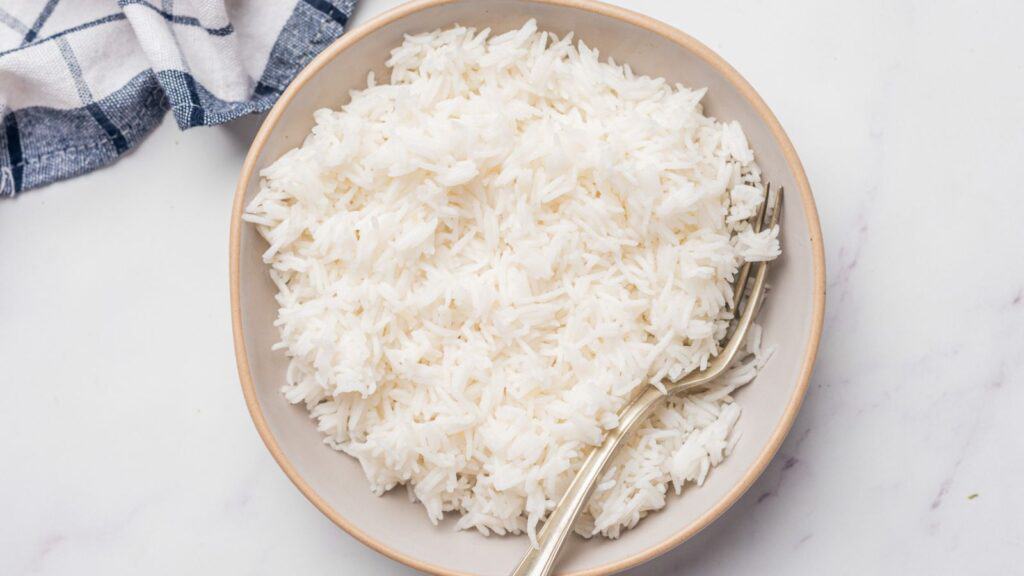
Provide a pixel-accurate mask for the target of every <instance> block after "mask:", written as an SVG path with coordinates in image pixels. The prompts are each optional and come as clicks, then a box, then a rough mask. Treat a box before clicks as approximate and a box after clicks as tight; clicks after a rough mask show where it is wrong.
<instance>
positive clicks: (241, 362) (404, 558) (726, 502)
mask: <svg viewBox="0 0 1024 576" xmlns="http://www.w3.org/2000/svg"><path fill="white" fill-rule="evenodd" d="M458 1H460V0H413V1H411V2H408V3H406V4H402V5H400V6H398V7H396V8H393V9H391V10H389V11H387V12H384V13H383V14H380V15H379V16H377V17H375V18H374V19H372V20H370V21H369V22H367V23H365V24H363V25H362V26H359V27H357V28H355V29H353V30H351V31H348V32H346V33H345V34H344V35H342V36H341V38H339V39H338V40H336V41H335V42H334V43H332V44H331V45H330V46H328V47H327V49H325V50H324V51H323V52H321V53H320V54H319V55H318V56H317V57H316V58H314V59H313V61H312V62H310V63H309V64H308V65H307V66H306V67H305V68H304V69H303V70H302V71H301V72H300V73H299V74H298V76H296V77H295V79H294V80H293V81H292V82H291V84H290V85H289V86H288V88H287V89H286V90H285V91H284V93H283V94H282V95H281V97H280V99H278V101H277V103H276V104H275V105H274V107H273V108H272V109H271V110H270V113H269V114H268V115H267V117H266V119H265V120H264V121H263V125H262V126H261V127H260V130H259V132H258V133H257V134H256V137H255V139H254V140H253V143H252V146H251V147H250V148H249V153H248V154H247V155H246V157H245V162H244V163H243V164H242V174H241V177H240V178H239V182H238V188H237V189H236V191H235V200H234V205H233V208H232V210H231V239H230V275H231V325H232V332H233V334H234V342H235V360H236V362H237V364H238V376H239V379H240V380H241V383H242V392H243V394H244V395H245V403H246V405H247V406H248V408H249V414H250V415H251V416H252V420H253V423H254V424H255V425H256V430H257V432H259V435H260V437H261V438H262V439H263V442H264V443H265V444H266V446H267V449H268V450H269V451H270V453H271V455H272V456H273V457H274V460H276V461H277V463H278V465H279V466H280V467H281V469H282V470H284V473H285V474H286V475H287V476H288V478H289V479H290V480H291V481H292V483H293V484H295V486H296V487H297V488H298V489H299V491H301V492H302V494H303V495H304V496H305V497H306V498H307V499H308V500H309V501H310V502H312V503H313V505H314V506H316V507H317V508H318V509H319V510H320V511H321V512H323V514H324V515H325V516H327V517H328V518H330V519H331V521H332V522H334V523H335V524H337V525H338V526H339V527H340V528H341V529H342V530H344V531H346V532H348V533H349V534H351V535H352V536H353V537H354V538H356V539H357V540H359V541H360V542H362V543H363V544H365V545H367V546H369V547H370V548H372V549H374V550H376V551H377V552H380V553H381V554H383V555H385V556H387V557H389V558H392V559H394V560H397V561H399V562H402V563H403V564H406V565H408V566H411V567H413V568H415V569H417V570H421V571H424V572H428V573H431V574H438V575H442V576H469V575H467V574H466V573H462V572H454V571H452V570H448V569H446V568H442V567H440V566H435V565H432V564H428V563H426V562H423V561H421V560H418V559H416V558H413V557H411V556H408V555H406V554H403V553H401V552H399V551H397V550H394V549H392V548H389V547H388V546H387V545H386V544H384V543H383V542H380V541H377V540H374V539H373V538H371V537H370V536H369V535H367V534H366V533H365V532H363V531H361V530H360V529H359V528H358V527H356V526H355V525H353V524H352V523H350V522H349V521H348V520H346V519H345V518H344V517H343V516H342V515H341V514H339V513H338V512H337V511H335V510H334V509H333V508H331V507H330V505H328V504H327V502H325V501H324V500H323V498H321V497H320V495H319V494H317V493H316V491H315V490H313V488H312V487H311V486H310V485H309V484H307V483H306V481H305V479H303V478H302V477H301V476H300V475H299V473H298V472H297V471H296V470H295V467H294V466H293V465H292V463H291V462H290V461H289V460H288V458H287V456H285V454H284V452H283V451H282V450H281V448H280V446H278V444H277V439H276V438H274V435H273V434H272V433H271V432H270V428H269V427H268V426H267V421H266V418H264V416H263V411H262V410H261V409H260V406H259V402H258V401H257V399H256V391H255V388H254V387H253V382H252V375H251V374H250V372H249V361H248V354H247V352H246V348H245V337H244V335H243V332H242V310H241V304H240V302H239V284H240V280H239V250H240V246H241V224H242V211H243V208H244V206H243V200H244V198H245V191H246V189H247V188H248V186H249V180H250V179H251V178H252V176H253V169H254V167H255V165H256V159H257V158H258V157H259V154H260V152H261V151H262V150H263V146H264V145H265V144H266V142H267V138H268V137H269V135H270V132H271V130H272V129H273V128H274V126H275V125H276V124H277V121H278V120H279V119H280V117H281V114H282V113H283V112H284V109H285V108H287V106H288V104H289V103H290V102H291V100H292V98H293V97H294V96H295V94H297V93H298V92H299V90H301V89H302V87H303V86H304V85H305V84H306V82H307V81H308V80H309V79H310V78H312V77H313V76H314V75H315V74H316V73H317V72H318V71H319V70H320V69H321V68H323V67H324V65H325V64H327V63H328V62H329V61H330V60H333V59H334V58H335V57H336V56H338V54H341V53H342V52H344V51H345V50H346V49H347V48H348V47H349V46H352V45H353V44H355V43H356V42H358V41H359V40H360V39H362V38H363V37H365V36H367V35H369V34H370V33H372V32H374V31H376V30H378V29H379V28H381V27H383V26H385V25H387V24H389V23H391V22H394V21H395V20H398V19H400V18H403V17H405V16H408V15H410V14H413V13H415V12H419V11H421V10H424V9H427V8H431V7H434V6H440V5H443V4H450V3H454V2H458ZM529 1H531V2H535V3H541V4H554V5H558V6H565V7H569V8H575V9H577V10H585V11H587V12H592V13H595V14H600V15H604V16H608V17H611V18H615V19H617V20H622V21H625V22H628V23H630V24H633V25H635V26H639V27H641V28H644V29H646V30H648V31H650V32H653V33H655V34H658V35H659V36H662V37H664V38H667V39H668V40H671V41H673V42H675V43H676V44H679V45H681V46H682V47H684V48H686V49H688V50H690V51H691V52H693V53H694V54H696V55H697V56H698V57H700V58H701V59H703V60H704V61H705V62H707V63H708V64H710V65H711V66H712V67H714V68H715V69H716V70H717V71H718V72H719V73H721V74H722V75H723V76H724V77H725V78H726V79H727V80H728V81H729V82H731V83H732V84H733V85H734V86H735V87H736V88H737V89H738V90H739V92H740V93H741V94H742V95H743V96H744V97H745V98H746V99H747V101H748V102H749V103H750V104H751V105H752V106H753V107H754V109H755V110H756V111H757V113H758V114H759V115H760V116H761V119H762V120H764V121H765V122H766V123H767V124H768V126H769V128H770V129H771V132H772V135H773V136H774V137H775V140H776V141H777V142H778V144H779V146H780V147H781V149H782V152H783V154H784V156H785V159H786V163H787V164H788V165H789V168H790V170H791V171H792V172H793V175H794V177H795V179H796V184H797V188H798V189H799V190H798V191H799V193H800V199H801V201H802V202H803V208H804V214H805V215H806V218H807V229H808V232H809V234H810V239H811V252H812V254H813V257H814V294H813V296H814V308H813V316H812V318H811V337H810V339H809V340H808V343H807V349H806V351H805V352H804V362H803V366H802V367H801V369H800V376H799V378H800V381H799V383H798V384H797V387H796V389H795V390H794V391H793V394H792V395H791V396H790V399H789V404H788V405H787V407H786V411H785V412H784V414H783V416H782V420H781V421H780V422H779V424H778V426H776V428H775V431H774V432H773V433H772V435H771V437H770V438H769V440H768V444H767V445H766V446H765V448H764V450H762V451H761V454H760V455H759V456H758V457H757V459H756V460H755V461H754V464H753V466H751V467H750V469H749V470H747V472H746V473H745V474H744V475H743V477H742V478H740V481H739V482H738V483H737V484H736V485H735V486H733V488H732V489H731V490H730V491H729V492H727V493H726V494H725V496H724V497H722V499H721V500H719V501H718V503H717V504H715V505H714V506H713V507H712V508H711V509H710V510H708V511H707V512H705V513H704V514H702V515H701V516H700V517H699V518H697V520H695V521H694V522H692V523H691V524H690V525H688V526H686V527H684V528H683V529H682V530H680V531H679V532H677V533H676V534H675V535H673V536H672V537H670V538H668V539H667V540H665V541H664V542H661V543H659V544H656V545H654V546H651V547H650V548H648V549H647V550H645V551H643V552H641V553H638V554H634V555H632V556H629V557H627V558H624V559H622V560H619V561H617V562H612V563H610V564H605V565H602V566H598V567H596V568H591V569H588V570H583V571H579V572H573V573H570V574H568V575H567V576H604V575H606V574H612V573H614V572H619V571H621V570H626V569H627V568H631V567H633V566H636V565H638V564H641V563H643V562H646V561H648V560H651V559H652V558H655V557H656V556H659V555H661V554H664V553H665V552H668V551H669V550H671V549H672V548H675V547H676V546H678V545H679V544H682V543H683V542H684V541H686V540H687V539H689V538H690V537H692V536H693V535H695V534H696V533H697V532H699V531H701V530H702V529H704V528H705V527H706V526H708V525H709V524H710V523H711V522H713V521H714V520H715V519H717V518H718V517H719V516H721V515H722V514H723V513H724V512H725V511H726V510H728V509H729V507H730V506H732V505H733V504H734V503H735V502H736V501H737V500H738V499H739V498H740V496H742V495H743V493H744V492H746V491H747V489H749V488H750V486H751V485H752V484H753V483H754V481H755V480H757V478H758V477H759V476H760V475H761V473H762V472H763V471H764V469H765V468H766V467H767V466H768V463H769V462H770V461H771V460H772V458H773V457H774V456H775V453H776V452H777V451H778V449H779V446H781V445H782V441H783V440H784V439H785V437H786V434H787V433H788V432H789V430H790V428H791V427H792V425H793V421H794V420H795V419H796V415H797V412H799V410H800V405H801V404H802V403H803V399H804V395H805V393H806V391H807V385H808V382H809V381H810V378H811V371H812V369H813V368H814V359H815V356H817V352H818V341H819V340H820V339H821V330H822V325H823V323H824V317H825V252H824V246H823V244H822V238H821V225H820V223H819V221H818V212H817V209H816V208H815V204H814V197H813V195H812V194H811V187H810V184H809V183H808V181H807V175H806V174H805V173H804V169H803V165H802V164H801V163H800V159H799V158H798V157H797V154H796V150H795V149H794V148H793V144H792V142H790V140H789V137H788V136H786V133H785V131H784V130H783V129H782V125H781V124H779V121H778V119H776V118H775V115H774V114H773V113H772V112H771V110H769V109H768V105H767V104H765V103H764V100H762V99H761V97H760V96H759V95H758V94H757V92H756V91H755V90H754V88H753V87H752V86H751V85H750V84H749V83H748V82H747V81H746V80H745V79H744V78H743V77H742V76H740V74H739V72H737V71H736V70H735V69H733V67H732V66H730V65H729V64H728V63H726V61H725V60H723V59H722V57H721V56H719V55H718V54H716V53H715V52H714V51H712V50H711V49H710V48H708V47H707V46H705V45H704V44H702V43H700V42H699V41H697V40H696V39H694V38H692V37H691V36H689V35H687V34H685V33H683V32H682V31H680V30H677V29H676V28H673V27H672V26H669V25H668V24H665V23H664V22H660V21H658V20H655V19H653V18H650V17H648V16H644V15H642V14H638V13H636V12H632V11H630V10H627V9H625V8H620V7H618V6H611V5H609V4H604V3H602V2H597V1H595V0H529ZM367 496H369V492H367Z"/></svg>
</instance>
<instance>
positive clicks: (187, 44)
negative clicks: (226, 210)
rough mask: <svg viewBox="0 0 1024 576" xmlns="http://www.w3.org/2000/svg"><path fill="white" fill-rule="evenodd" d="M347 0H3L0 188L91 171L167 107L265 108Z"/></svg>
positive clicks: (197, 122) (2, 192)
mask: <svg viewBox="0 0 1024 576" xmlns="http://www.w3.org/2000/svg"><path fill="white" fill-rule="evenodd" d="M354 5H355V0H152V1H146V0H63V1H62V0H4V1H3V2H2V3H0V117H2V122H0V196H13V195H15V194H17V193H18V192H20V191H22V190H28V189H30V188H35V187H38V186H42V185H44V184H48V183H50V182H54V181H56V180H61V179H64V178H70V177H72V176H76V175H79V174H82V173H85V172H88V171H90V170H94V169H96V168H99V167H101V166H104V165H106V164H109V163H111V162H113V161H114V160H116V159H117V158H118V157H119V156H121V155H122V154H124V153H125V152H127V151H128V150H131V149H132V148H133V147H134V146H135V145H137V144H138V143H139V142H140V141H141V140H142V139H143V138H144V137H145V136H146V134H148V133H149V132H150V131H151V130H153V128H155V127H156V125H157V124H158V123H159V122H160V120H161V119H162V118H163V116H164V114H165V113H166V112H167V110H172V111H173V113H174V118H175V120H176V121H177V123H178V126H180V127H181V128H182V129H187V128H191V127H193V126H203V125H210V124H220V123H222V122H227V121H228V120H231V119H234V118H237V117H239V116H242V115H244V114H250V113H253V112H261V111H264V110H267V109H268V108H270V106H271V105H273V103H274V101H275V100H276V99H277V97H278V96H279V95H280V94H281V92H282V91H283V90H284V88H285V87H286V86H287V84H288V82H290V81H291V79H292V78H293V77H294V76H295V74H297V73H298V71H299V70H301V69H302V67H303V66H305V65H306V63H308V62H309V61H310V60H311V59H312V58H313V57H314V56H315V55H316V54H317V53H318V52H320V51H321V50H323V49H324V48H325V47H326V46H327V45H328V44H330V43H331V42H332V41H333V40H334V39H335V38H337V37H338V36H340V35H341V33H342V32H343V31H344V27H345V24H346V22H347V21H348V18H349V17H350V16H351V14H352V9H353V7H354Z"/></svg>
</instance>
